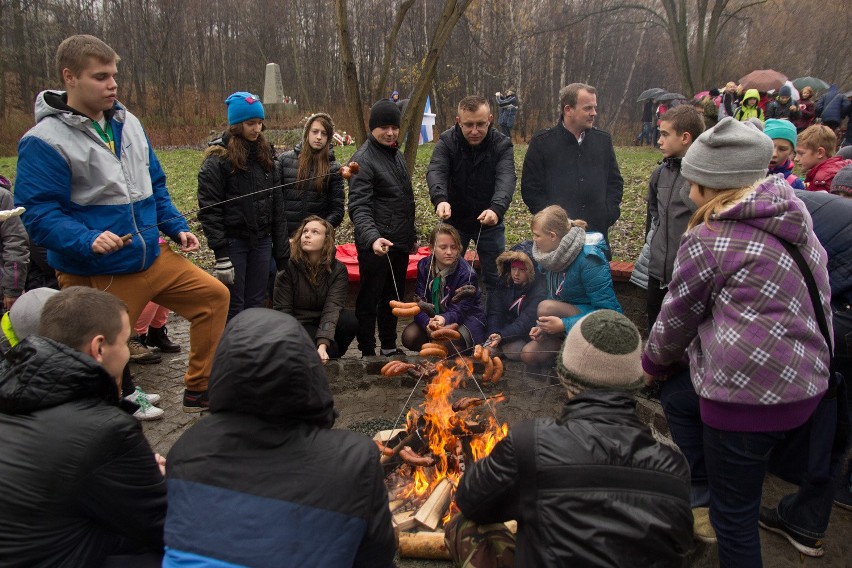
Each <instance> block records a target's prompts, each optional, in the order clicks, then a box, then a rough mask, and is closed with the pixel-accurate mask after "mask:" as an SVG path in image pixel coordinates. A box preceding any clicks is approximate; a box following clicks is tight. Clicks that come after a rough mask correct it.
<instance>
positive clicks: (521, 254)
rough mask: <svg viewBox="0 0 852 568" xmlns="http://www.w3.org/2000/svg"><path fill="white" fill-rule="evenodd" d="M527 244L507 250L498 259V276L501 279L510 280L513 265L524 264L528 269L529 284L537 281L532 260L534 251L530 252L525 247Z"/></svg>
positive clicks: (520, 244)
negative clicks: (516, 263)
mask: <svg viewBox="0 0 852 568" xmlns="http://www.w3.org/2000/svg"><path fill="white" fill-rule="evenodd" d="M527 242H529V241H527ZM525 244H526V243H519V244H517V245H515V246H513V247H512V248H511V250H507V251H506V252H504V253H502V254H500V256H498V257H497V274H498V275H499V276H500V278H506V279H507V280H510V279H511V277H512V272H511V269H512V263H513V262H523V263H524V265H525V266H526V267H527V276H528V277H529V282H527V283H528V284H529V283H531V282H532V281H533V280H535V263H534V262H533V258H532V253H531V250H532V249H531V248H530V251H528V250H527V248H525V246H524V245H525Z"/></svg>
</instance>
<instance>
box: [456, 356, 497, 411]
mask: <svg viewBox="0 0 852 568" xmlns="http://www.w3.org/2000/svg"><path fill="white" fill-rule="evenodd" d="M450 345H452V346H453V349H455V350H456V353H457V354H458V356H459V357H463V355H462V354H461V351H459V348H458V347H456V344H455V343H453V342H452V341H451V342H450ZM465 351H467V350H465ZM470 378H471V379H473V384H475V385H476V388H477V390H478V391H479V394H481V395H482V400H483V401H485V405H486V406H487V407H488V409H489V410H491V414H493V415H494V420H496V421H497V423H498V424H499V423H500V419H499V418H497V411H496V410H494V405H493V404H491V402H490V401H489V400H488V395H487V394H485V391H483V390H482V387H481V386H479V381H477V380H476V375H474V374H473V372H471V373H470Z"/></svg>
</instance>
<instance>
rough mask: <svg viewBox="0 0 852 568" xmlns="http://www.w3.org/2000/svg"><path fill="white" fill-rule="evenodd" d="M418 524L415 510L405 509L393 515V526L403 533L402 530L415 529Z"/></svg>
mask: <svg viewBox="0 0 852 568" xmlns="http://www.w3.org/2000/svg"><path fill="white" fill-rule="evenodd" d="M416 525H417V522H416V521H415V520H414V511H403V512H402V513H396V514H395V515H394V516H393V528H394V530H396V531H399V532H400V534H402V531H407V530H409V529H413V528H414V527H415V526H416Z"/></svg>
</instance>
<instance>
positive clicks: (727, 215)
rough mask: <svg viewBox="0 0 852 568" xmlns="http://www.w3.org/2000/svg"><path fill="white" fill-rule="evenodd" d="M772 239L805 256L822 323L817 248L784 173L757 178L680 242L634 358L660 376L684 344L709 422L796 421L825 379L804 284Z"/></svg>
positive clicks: (738, 427)
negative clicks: (756, 183) (645, 338)
mask: <svg viewBox="0 0 852 568" xmlns="http://www.w3.org/2000/svg"><path fill="white" fill-rule="evenodd" d="M779 239H783V240H786V241H788V242H790V243H792V244H794V245H796V246H797V247H798V249H799V251H801V253H802V256H803V257H804V258H805V260H806V261H807V263H808V266H809V267H810V269H811V271H812V272H813V275H814V279H815V280H816V283H817V287H818V289H819V294H820V299H821V301H822V309H823V311H824V313H825V317H826V320H827V321H828V324H829V326H831V310H830V307H829V300H830V296H831V292H830V289H829V285H828V273H827V271H826V262H827V261H826V254H825V251H824V250H823V248H822V246H821V245H820V244H819V242H818V241H817V238H816V236H814V233H813V229H812V221H811V218H810V215H809V214H808V212H807V209H805V206H804V204H803V203H802V202H801V201H800V200H799V199H798V198H796V197H795V196H794V194H793V191H792V189H791V188H790V186H789V185H788V184H787V182H786V181H784V180H782V179H780V178H777V177H769V178H766V179H765V180H764V181H763V182H761V184H760V185H759V186H758V187H757V188H756V190H755V191H754V192H752V193H750V194H749V195H748V196H747V197H746V198H745V199H744V200H742V201H741V202H739V203H737V204H735V205H734V206H733V207H731V208H730V209H728V210H726V211H724V212H722V213H720V214H718V215H715V216H714V217H713V218H712V219H711V220H710V222H709V223H707V224H701V225H698V226H697V227H694V228H693V229H692V230H690V231H688V232H687V233H686V234H685V235H684V237H683V239H682V240H681V244H680V248H679V249H678V253H677V258H676V260H675V268H674V274H673V275H672V280H671V283H670V284H669V292H668V294H667V295H666V298H665V300H664V302H663V308H662V311H661V313H660V316H659V318H657V321H656V323H655V324H654V326H653V328H652V330H651V336H650V338H649V339H648V343H647V345H646V347H645V352H644V354H643V358H642V364H643V367H644V369H645V371H646V372H648V373H649V374H651V375H655V376H660V375H665V374H668V373H669V372H670V371H671V370H672V367H673V366H674V365H676V364H677V363H678V362H680V361H681V359H682V357H683V353H684V351H685V350H686V351H687V352H688V354H689V362H690V369H691V375H692V381H693V384H694V385H695V390H696V391H697V392H698V395H699V396H700V397H701V416H702V419H703V421H704V423H705V424H708V425H709V426H711V427H713V428H717V429H721V430H729V431H745V432H770V431H783V430H790V429H793V428H796V427H797V426H799V425H801V424H803V423H804V422H805V421H806V420H807V419H808V417H809V416H810V415H811V414H812V413H813V410H814V409H815V408H816V405H817V404H818V403H819V401H820V399H821V398H822V395H823V394H824V393H825V391H826V389H827V387H828V362H829V351H828V347H827V345H826V343H825V340H824V339H823V336H822V334H821V333H820V330H819V324H818V323H817V320H816V318H815V312H814V308H813V304H812V302H811V299H810V296H809V294H808V289H807V285H806V284H805V281H804V279H803V278H802V275H801V273H800V272H799V269H798V267H797V266H796V264H795V262H794V261H793V259H792V257H791V256H790V255H788V254H787V252H786V251H785V250H784V247H783V245H782V244H781V242H780V240H779Z"/></svg>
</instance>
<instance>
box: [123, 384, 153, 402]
mask: <svg viewBox="0 0 852 568" xmlns="http://www.w3.org/2000/svg"><path fill="white" fill-rule="evenodd" d="M141 397H144V398H146V399H147V400H148V404H157V403H158V402H160V395H158V394H154V393H147V392H145V391H143V390H142V389H140V388H139V387H136V390H135V391H133V393H132V394H129V395H127V396H125V397H124V400H129V401H130V402H133V403H135V404H138V405H139V406H142V403H140V402H139V400H137V399H139V398H141Z"/></svg>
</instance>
